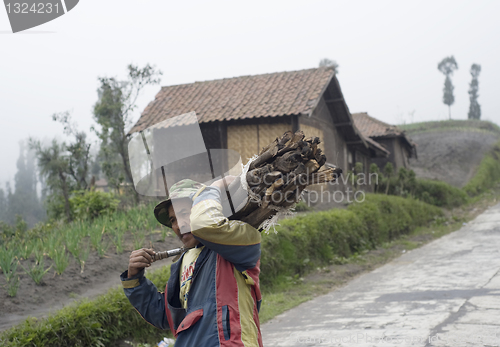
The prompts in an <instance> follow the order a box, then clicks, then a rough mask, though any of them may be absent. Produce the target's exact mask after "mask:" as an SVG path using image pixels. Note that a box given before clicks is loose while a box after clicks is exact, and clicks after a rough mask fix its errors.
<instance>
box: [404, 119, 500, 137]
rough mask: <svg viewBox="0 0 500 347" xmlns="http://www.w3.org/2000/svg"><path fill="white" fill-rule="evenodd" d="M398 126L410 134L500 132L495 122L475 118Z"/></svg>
mask: <svg viewBox="0 0 500 347" xmlns="http://www.w3.org/2000/svg"><path fill="white" fill-rule="evenodd" d="M398 126H399V127H400V128H402V129H403V130H405V131H406V132H407V133H409V134H410V135H412V134H415V133H423V132H430V131H443V130H448V131H460V130H462V131H463V130H467V131H478V132H492V133H496V134H500V127H499V126H498V125H496V124H495V123H492V122H489V121H484V120H476V119H468V120H466V119H464V120H445V121H433V122H420V123H412V124H403V125H398Z"/></svg>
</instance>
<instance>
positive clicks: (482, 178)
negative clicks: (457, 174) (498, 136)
mask: <svg viewBox="0 0 500 347" xmlns="http://www.w3.org/2000/svg"><path fill="white" fill-rule="evenodd" d="M499 180H500V142H497V143H496V144H495V146H493V149H492V150H491V151H490V153H488V154H486V155H485V156H484V158H483V160H482V161H481V163H480V164H479V167H478V169H477V171H476V174H475V175H474V177H472V179H471V180H470V181H469V182H467V184H466V185H465V186H464V187H463V190H464V191H465V192H466V193H467V194H469V195H470V196H476V195H479V194H481V193H483V192H484V191H486V190H488V189H490V188H492V187H493V186H494V185H495V184H496V183H497V182H498V181H499Z"/></svg>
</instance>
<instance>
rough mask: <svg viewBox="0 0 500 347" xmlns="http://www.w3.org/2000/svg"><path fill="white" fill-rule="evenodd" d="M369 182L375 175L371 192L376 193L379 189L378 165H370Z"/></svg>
mask: <svg viewBox="0 0 500 347" xmlns="http://www.w3.org/2000/svg"><path fill="white" fill-rule="evenodd" d="M370 174H371V175H370V180H371V176H372V175H375V182H374V183H373V192H374V193H377V192H378V187H379V182H378V180H379V178H380V169H379V168H378V165H377V164H375V163H372V164H370Z"/></svg>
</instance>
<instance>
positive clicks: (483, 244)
mask: <svg viewBox="0 0 500 347" xmlns="http://www.w3.org/2000/svg"><path fill="white" fill-rule="evenodd" d="M262 334H263V340H264V346H269V347H271V346H273V347H274V346H360V347H361V346H425V347H429V346H453V347H455V346H500V204H498V205H496V206H493V207H490V208H489V209H488V210H486V211H485V212H484V213H483V214H481V215H479V216H478V217H477V218H476V219H474V220H473V221H471V222H470V223H468V224H467V225H465V226H463V227H462V228H461V229H460V230H458V231H456V232H454V233H451V234H448V235H446V236H444V237H442V238H440V239H438V240H435V241H433V242H431V243H429V244H427V245H426V246H424V247H421V248H419V249H415V250H413V251H410V252H406V253H405V254H403V255H402V256H401V257H399V258H398V259H395V260H393V261H392V262H390V263H388V264H386V265H384V266H382V267H380V268H378V269H377V270H375V271H373V272H371V273H367V274H365V275H362V276H360V277H358V278H357V279H355V280H353V281H351V282H350V283H349V284H347V285H346V286H345V287H343V288H341V289H337V290H335V291H332V292H330V293H329V294H326V295H323V296H320V297H317V298H315V299H314V300H312V301H309V302H306V303H303V304H301V305H299V306H297V307H296V308H294V309H292V310H290V311H287V312H285V313H284V314H282V315H279V316H277V317H275V318H274V319H273V320H272V321H270V322H268V323H266V324H264V325H263V326H262Z"/></svg>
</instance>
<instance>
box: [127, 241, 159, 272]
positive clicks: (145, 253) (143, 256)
mask: <svg viewBox="0 0 500 347" xmlns="http://www.w3.org/2000/svg"><path fill="white" fill-rule="evenodd" d="M154 255H155V252H154V251H153V250H152V249H147V248H141V249H138V250H136V251H133V252H132V253H131V254H130V259H129V261H128V278H130V277H132V276H135V275H137V274H138V273H139V272H141V270H142V269H144V268H145V267H149V266H151V263H152V262H153V256H154Z"/></svg>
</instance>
